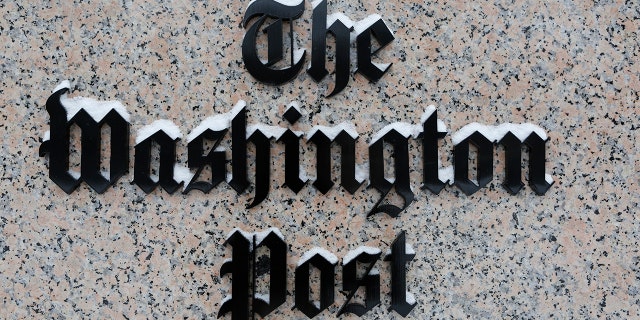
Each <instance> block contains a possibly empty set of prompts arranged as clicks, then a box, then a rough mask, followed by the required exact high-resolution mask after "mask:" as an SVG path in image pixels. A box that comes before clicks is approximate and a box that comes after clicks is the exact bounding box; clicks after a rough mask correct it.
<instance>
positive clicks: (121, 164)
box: [39, 88, 129, 194]
mask: <svg viewBox="0 0 640 320" xmlns="http://www.w3.org/2000/svg"><path fill="white" fill-rule="evenodd" d="M68 91H69V88H61V89H60V90H57V91H56V92H54V93H53V94H52V95H51V96H49V98H48V99H47V112H48V113H49V117H50V130H49V132H50V139H49V140H47V141H44V142H43V143H42V145H41V146H40V150H39V154H40V156H44V155H46V154H49V178H50V179H51V180H53V182H55V183H56V184H57V185H58V186H59V187H60V188H62V190H64V192H66V193H68V194H71V193H72V192H73V191H74V190H75V189H76V188H77V187H78V186H79V185H80V182H81V181H85V182H86V183H87V184H88V185H89V186H90V187H91V188H93V190H95V191H96V192H97V193H103V192H105V191H106V190H107V189H108V188H109V186H111V185H113V184H114V183H115V182H116V181H117V180H118V179H119V178H120V177H122V176H123V175H124V174H125V173H126V172H127V169H128V166H129V123H128V122H127V121H126V120H125V119H124V118H122V116H121V115H120V114H119V113H118V112H117V111H116V110H115V109H111V111H109V112H108V113H107V114H106V116H105V117H104V118H102V119H101V120H100V121H99V122H96V121H95V120H94V119H93V117H91V115H89V113H87V112H86V111H85V110H84V109H80V111H78V113H76V114H75V115H74V116H73V118H71V119H70V120H68V121H67V110H66V109H65V108H64V107H63V106H62V102H61V101H60V98H61V96H62V95H63V94H65V93H67V92H68ZM74 123H75V124H77V125H78V127H79V128H80V129H81V131H82V138H81V148H82V151H81V155H80V167H81V169H80V170H81V172H80V177H78V178H74V177H73V176H72V175H71V174H70V173H69V143H70V141H69V139H70V137H69V135H70V134H69V130H70V128H71V126H72V125H73V124H74ZM105 124H106V125H108V126H109V127H110V128H111V137H110V138H111V155H110V159H109V178H108V179H107V178H105V177H104V176H103V175H102V174H101V173H100V160H101V158H102V157H101V154H100V145H101V140H102V137H101V129H102V127H103V126H104V125H105Z"/></svg>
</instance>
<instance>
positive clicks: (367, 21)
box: [353, 14, 393, 35]
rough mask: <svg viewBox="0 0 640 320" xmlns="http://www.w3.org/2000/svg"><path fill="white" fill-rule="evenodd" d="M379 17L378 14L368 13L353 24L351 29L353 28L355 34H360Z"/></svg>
mask: <svg viewBox="0 0 640 320" xmlns="http://www.w3.org/2000/svg"><path fill="white" fill-rule="evenodd" d="M380 19H382V18H381V17H380V15H379V14H372V15H369V16H368V17H366V18H364V19H362V20H360V21H358V22H356V23H355V24H354V25H353V29H354V30H353V31H354V32H355V33H356V35H360V34H361V33H363V32H364V31H365V30H367V28H369V27H371V26H372V25H373V24H374V23H376V22H377V21H378V20H380ZM392 34H393V33H392Z"/></svg>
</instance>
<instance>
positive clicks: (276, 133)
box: [247, 123, 287, 139]
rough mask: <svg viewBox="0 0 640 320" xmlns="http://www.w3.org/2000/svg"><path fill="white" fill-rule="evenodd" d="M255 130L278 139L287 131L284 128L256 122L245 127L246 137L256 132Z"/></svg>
mask: <svg viewBox="0 0 640 320" xmlns="http://www.w3.org/2000/svg"><path fill="white" fill-rule="evenodd" d="M256 130H259V131H260V132H262V134H264V135H265V136H266V137H267V138H269V139H271V138H274V139H279V138H280V137H281V136H282V135H283V134H284V133H285V132H286V131H287V129H286V128H282V127H278V126H269V125H266V124H262V123H257V124H252V125H250V126H248V127H247V139H248V138H249V137H251V135H252V134H253V133H254V132H256Z"/></svg>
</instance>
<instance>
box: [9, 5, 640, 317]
mask: <svg viewBox="0 0 640 320" xmlns="http://www.w3.org/2000/svg"><path fill="white" fill-rule="evenodd" d="M305 5H306V10H305V12H304V15H303V17H302V18H301V19H299V20H297V21H296V22H295V25H294V28H295V32H296V37H295V39H296V46H297V47H298V48H305V49H307V51H308V52H309V50H310V49H311V40H310V28H311V3H310V2H307V3H306V4H305ZM246 6H247V2H241V1H226V2H221V1H216V2H207V1H204V2H203V1H167V2H166V3H165V2H155V1H146V2H137V1H136V2H133V1H74V2H70V1H56V2H41V1H3V2H0V16H1V17H2V18H1V19H0V47H1V49H0V66H1V69H0V70H1V72H2V74H1V75H0V79H1V81H2V84H1V86H0V110H1V111H0V135H1V137H2V140H1V142H0V148H1V149H0V150H1V152H0V159H1V164H2V167H1V171H0V192H1V195H0V210H1V214H0V317H1V318H5V319H32V318H72V319H75V318H89V319H110V318H115V319H119V318H127V319H144V318H193V319H197V318H215V317H216V316H217V313H218V310H219V309H220V305H221V301H222V299H223V297H225V296H226V295H227V294H229V291H230V289H231V287H230V279H229V277H220V272H219V269H220V266H221V265H222V262H223V260H224V259H226V258H229V257H230V249H229V248H227V247H225V245H224V239H225V236H226V235H227V233H228V232H229V231H231V230H232V229H233V228H234V227H238V228H241V229H243V230H247V231H261V230H264V229H266V228H268V227H277V228H279V229H280V230H281V231H282V233H283V234H284V236H285V238H286V241H287V242H288V243H289V245H290V250H289V252H288V264H289V268H288V275H289V285H288V288H287V290H288V292H289V296H288V297H287V301H286V303H285V304H284V305H283V306H281V307H280V308H279V309H278V310H277V311H275V312H274V313H273V314H271V315H270V316H269V318H270V319H281V318H304V315H303V314H302V313H301V312H299V311H297V310H291V307H292V306H293V292H294V288H293V271H294V268H295V265H296V262H297V260H298V259H299V258H300V257H301V256H302V254H303V253H304V252H305V251H306V250H309V249H311V248H312V247H315V246H320V247H324V248H327V249H328V250H329V251H331V252H333V253H334V254H335V255H336V256H338V257H343V256H344V255H345V254H346V253H347V252H348V251H349V250H353V249H355V248H356V247H358V246H362V245H366V246H372V247H378V248H381V249H382V250H383V251H386V250H387V249H388V248H389V245H390V243H391V241H393V239H394V238H395V236H396V235H397V234H398V233H399V232H400V231H401V230H405V231H406V232H407V242H408V243H410V244H412V245H413V247H414V248H415V250H416V257H415V259H414V261H413V262H411V263H410V264H409V266H408V280H407V285H408V290H409V291H410V292H412V293H413V294H414V295H415V297H416V300H417V302H418V304H417V306H416V307H415V309H414V310H413V311H412V312H411V314H410V315H409V317H411V318H467V317H468V318H490V319H495V318H564V319H566V318H582V319H587V318H600V317H610V318H637V317H640V314H639V313H640V280H639V279H640V253H639V252H638V244H639V239H640V221H639V219H638V218H637V217H636V216H635V214H636V213H637V212H638V206H639V202H640V186H639V183H640V174H639V171H640V158H639V150H640V147H639V146H638V128H639V127H640V115H639V114H638V113H637V112H636V105H637V104H638V100H639V99H640V95H639V93H640V65H639V60H640V47H639V44H638V43H639V41H638V39H639V38H638V37H639V26H640V5H639V4H638V3H637V2H636V1H627V2H624V1H599V2H597V4H593V3H591V2H590V1H587V2H585V3H581V2H573V1H522V0H516V1H426V2H412V1H390V0H386V1H382V0H374V1H358V0H346V1H331V2H329V3H328V11H329V13H332V12H343V13H344V14H345V15H347V16H349V17H350V18H351V19H353V20H359V19H363V18H365V17H366V16H367V15H369V14H376V13H377V14H380V15H381V16H382V18H383V19H384V20H385V22H386V23H387V25H388V26H389V28H390V29H392V30H393V31H394V34H395V37H396V39H395V40H394V42H393V43H392V44H390V45H389V46H388V47H386V48H385V49H384V50H382V51H381V52H380V53H379V54H378V55H377V58H376V59H377V61H380V62H393V66H392V67H391V69H390V71H389V72H388V73H387V74H386V75H385V76H384V77H383V78H382V79H381V80H380V81H379V82H377V83H375V84H372V83H369V82H368V81H367V80H366V79H365V78H364V77H362V76H361V75H359V74H354V75H352V77H351V79H350V82H349V85H348V87H347V88H346V89H345V90H344V91H343V92H342V93H340V94H339V95H337V96H335V97H333V98H325V95H326V94H327V92H329V89H330V88H332V86H333V82H332V81H333V80H332V79H333V78H332V77H331V76H330V77H328V78H326V79H325V80H324V81H322V82H320V83H316V82H315V81H313V80H312V79H311V77H310V76H309V75H308V74H306V73H305V72H301V73H300V74H298V76H297V77H296V78H295V79H294V80H293V81H292V82H289V83H287V84H285V85H283V86H280V87H272V86H266V85H263V84H261V83H259V82H257V81H256V80H255V79H253V78H252V77H251V75H250V74H249V73H248V72H247V71H246V69H245V68H244V64H243V62H242V58H241V43H242V38H243V36H244V33H245V30H244V29H243V28H242V27H241V26H240V22H241V20H242V17H243V14H244V10H245V8H246ZM352 52H355V48H353V50H352ZM307 59H308V58H307ZM328 66H329V68H330V69H331V70H332V68H333V63H332V62H330V63H329V64H328ZM352 68H353V69H354V70H355V61H354V62H352ZM65 79H69V80H71V81H72V86H73V88H72V93H71V94H70V96H85V97H92V98H95V99H99V100H119V101H120V102H122V103H123V104H124V105H125V106H126V107H127V109H128V110H129V112H130V114H131V132H132V134H131V145H133V142H134V139H135V131H136V130H137V129H139V128H141V127H142V126H144V125H146V124H149V123H151V122H152V121H154V120H157V119H169V120H171V121H173V122H175V123H176V124H177V125H178V126H179V127H180V129H181V130H182V134H183V135H184V136H186V135H187V134H188V133H189V132H190V130H191V129H193V128H195V127H196V126H197V125H198V124H199V123H200V121H202V120H203V119H205V118H206V117H208V116H211V115H214V114H218V113H223V112H227V111H228V110H230V109H231V108H232V106H233V105H234V104H235V103H236V102H237V101H238V100H240V99H242V100H245V101H246V102H247V104H248V110H249V112H248V117H249V119H248V121H249V123H256V122H262V123H265V124H272V125H280V126H283V127H287V126H288V123H287V122H286V121H285V120H284V119H283V118H282V113H283V112H284V110H285V106H286V105H287V104H288V103H289V102H290V101H293V100H296V101H299V102H300V104H301V105H302V111H303V113H304V116H303V118H302V119H301V120H300V121H299V122H298V123H297V124H295V125H294V126H293V128H295V129H296V130H303V131H305V130H309V129H310V128H311V127H312V126H314V125H335V124H338V123H340V122H343V121H351V122H353V123H354V124H355V125H356V127H357V130H358V132H359V133H360V139H359V142H358V149H357V153H358V156H357V162H358V164H359V165H364V164H365V163H366V162H367V159H368V151H367V142H369V138H370V137H371V136H373V134H375V133H376V132H377V131H378V130H380V129H381V128H383V127H384V126H385V125H387V124H390V123H393V122H399V121H402V122H410V123H419V121H420V116H421V114H422V112H423V110H424V109H425V108H426V107H427V106H428V105H430V104H434V105H436V106H437V110H438V117H439V118H440V119H442V120H443V121H444V123H445V124H446V125H447V127H448V130H449V133H451V132H454V131H456V130H457V129H460V128H461V127H463V126H464V125H466V124H468V123H471V122H479V123H484V124H499V123H506V122H513V123H522V122H529V123H533V124H536V125H539V126H541V127H543V128H544V129H545V130H546V131H547V133H548V135H549V137H550V141H549V142H548V143H547V165H546V168H547V172H548V173H551V174H552V175H553V178H554V180H555V184H554V185H553V186H552V187H551V189H550V190H549V191H548V192H547V193H546V194H545V195H543V196H537V195H535V194H534V192H533V191H532V190H531V188H529V187H528V186H526V187H525V188H524V189H523V190H522V191H521V192H520V193H519V194H517V195H509V194H508V193H507V192H506V191H505V190H504V188H503V187H502V186H501V183H502V180H503V178H504V171H503V168H504V167H503V153H502V151H501V150H500V149H498V151H496V158H495V164H494V171H495V174H494V179H493V181H492V182H491V183H490V185H489V186H488V187H486V188H484V189H481V190H480V191H479V192H477V193H475V194H473V195H472V196H465V195H464V194H463V193H462V192H460V191H459V189H457V188H455V187H453V186H448V187H447V188H445V189H444V190H443V191H442V192H441V193H440V194H439V195H434V194H432V193H430V192H428V191H425V190H421V189H420V184H421V181H422V179H421V177H422V169H421V168H422V160H421V148H420V146H419V144H418V142H417V141H416V140H411V145H410V150H409V153H410V156H411V158H410V161H411V179H412V180H411V181H412V187H413V189H414V190H415V193H416V201H415V202H414V203H412V204H411V206H410V207H409V208H408V209H407V210H406V211H405V212H403V213H402V214H401V215H400V216H399V217H398V218H391V217H389V216H387V215H384V214H378V215H375V216H373V217H370V218H367V217H366V213H367V212H368V210H370V209H371V207H372V206H373V204H374V203H375V201H376V200H377V199H378V197H379V194H378V193H377V192H376V191H375V190H372V189H371V188H366V185H365V186H364V187H362V188H361V189H359V190H358V192H356V193H355V194H354V195H351V194H349V193H348V192H346V191H345V190H344V189H343V188H341V187H339V185H338V184H336V185H335V186H334V187H333V189H332V190H331V191H330V192H329V193H327V194H326V195H322V194H321V193H320V192H318V191H317V190H316V189H314V188H313V187H312V186H311V184H310V183H308V184H307V186H305V187H304V188H303V189H302V190H301V191H300V193H298V194H294V193H293V192H292V191H290V190H289V189H288V188H286V187H280V186H281V185H282V182H283V179H284V178H283V177H284V171H283V169H282V164H283V151H284V147H283V146H282V145H281V144H279V143H275V142H273V143H272V146H273V150H272V155H273V156H272V158H273V169H272V174H271V178H272V187H271V192H270V194H269V196H268V198H267V199H266V200H265V201H264V202H263V203H262V204H261V205H259V206H258V207H255V208H253V209H246V208H245V207H246V205H247V204H248V203H249V202H250V200H251V199H252V198H253V189H252V188H250V189H249V190H248V192H246V193H243V194H239V195H238V194H236V192H235V191H233V189H231V188H230V187H229V186H228V185H227V184H225V183H223V184H221V185H220V186H218V187H217V188H216V189H215V190H214V191H213V192H211V193H209V194H203V193H201V192H199V191H194V192H191V193H189V194H186V195H183V194H180V193H175V194H172V195H170V194H167V193H166V192H165V191H163V190H161V189H157V190H155V191H154V192H152V193H151V194H148V195H147V194H145V193H144V192H143V191H142V190H141V189H140V188H138V187H137V186H135V185H132V184H131V183H130V182H131V181H132V180H133V168H132V167H131V169H130V170H129V173H128V174H127V175H126V176H125V177H123V178H121V179H120V180H119V181H118V182H117V183H116V185H115V186H113V187H112V188H110V189H109V190H108V191H107V192H105V193H104V194H97V193H95V192H94V191H92V190H91V189H90V188H89V187H88V186H87V185H86V184H82V185H81V186H80V188H78V189H77V190H76V191H75V192H74V193H73V194H71V195H67V194H66V193H64V192H63V191H62V190H61V189H60V188H58V187H57V186H56V185H55V184H54V183H53V182H52V181H51V180H50V179H49V178H48V160H47V159H46V158H41V157H39V156H38V148H39V146H40V143H41V141H42V137H43V134H44V132H45V131H46V130H49V126H48V121H49V116H48V114H47V112H46V110H45V108H44V107H45V101H46V99H47V97H48V96H49V95H50V94H51V90H52V89H53V88H54V87H55V86H56V85H57V84H58V83H60V82H61V81H62V80H65ZM225 143H227V142H225ZM302 146H303V148H302V149H303V150H302V154H301V159H302V161H303V166H304V167H305V168H306V170H307V172H308V173H309V175H313V174H314V170H315V164H314V160H315V156H314V155H315V149H314V148H313V146H312V144H307V143H306V142H303V143H302ZM250 150H251V149H250ZM451 151H452V144H451V135H450V134H449V135H448V136H447V137H446V138H445V139H444V140H443V142H442V144H441V148H440V154H441V157H442V164H443V166H447V165H450V164H451ZM250 153H251V152H250ZM133 155H134V152H133V148H131V150H130V157H131V164H133ZM186 160H187V154H186V142H184V141H182V142H181V143H179V144H178V162H179V164H181V165H185V164H186ZM228 168H229V169H230V166H229V167H228ZM527 172H528V170H527V169H526V167H525V169H524V170H523V175H525V176H526V175H527ZM333 175H334V177H335V178H334V180H336V182H338V181H339V180H338V179H339V178H338V177H339V171H338V169H337V168H334V172H333ZM251 177H252V176H251ZM379 268H380V270H381V278H382V285H381V290H382V294H381V297H382V303H381V304H380V305H379V306H378V307H376V308H375V309H374V310H372V311H370V312H369V313H367V314H366V315H365V318H368V319H376V318H382V319H387V318H396V319H397V318H401V317H400V316H399V315H398V314H396V313H394V312H392V311H391V312H390V311H388V310H387V309H388V307H389V304H390V296H389V281H390V279H389V264H388V263H386V262H379ZM340 272H341V269H340V267H338V268H337V274H336V302H335V303H334V304H333V305H332V306H331V307H330V308H329V310H326V311H324V312H323V313H322V314H320V315H319V318H333V317H335V314H336V311H337V309H338V308H339V307H340V305H341V304H342V303H343V302H344V301H345V296H344V295H343V294H342V293H340V292H338V290H339V289H341V273H340ZM350 317H353V316H348V317H346V318H350Z"/></svg>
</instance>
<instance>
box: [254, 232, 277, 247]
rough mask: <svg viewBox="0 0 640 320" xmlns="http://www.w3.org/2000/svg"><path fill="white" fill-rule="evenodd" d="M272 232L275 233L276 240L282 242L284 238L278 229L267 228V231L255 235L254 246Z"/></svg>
mask: <svg viewBox="0 0 640 320" xmlns="http://www.w3.org/2000/svg"><path fill="white" fill-rule="evenodd" d="M272 232H273V233H275V234H276V236H278V238H280V239H282V241H284V236H283V235H282V233H281V232H280V229H278V228H269V229H267V230H265V231H262V232H257V233H255V235H256V245H259V244H261V243H262V241H264V239H265V238H266V237H267V236H268V235H269V234H271V233H272Z"/></svg>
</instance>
